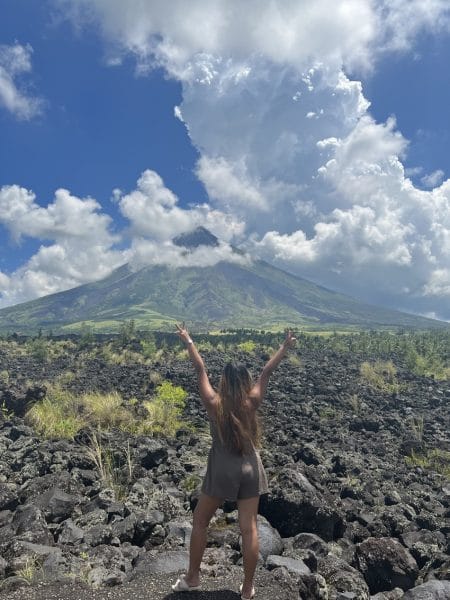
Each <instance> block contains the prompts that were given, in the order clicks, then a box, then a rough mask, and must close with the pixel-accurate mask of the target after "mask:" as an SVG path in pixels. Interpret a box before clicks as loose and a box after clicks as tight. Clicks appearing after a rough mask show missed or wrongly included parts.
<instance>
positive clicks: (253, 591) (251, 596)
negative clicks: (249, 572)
mask: <svg viewBox="0 0 450 600" xmlns="http://www.w3.org/2000/svg"><path fill="white" fill-rule="evenodd" d="M242 587H243V586H242V584H241V585H240V587H239V592H240V593H241V600H252V598H254V597H255V588H254V587H252V593H251V594H250V598H246V597H245V596H243V595H242Z"/></svg>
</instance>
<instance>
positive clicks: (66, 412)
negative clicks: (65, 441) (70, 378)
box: [25, 385, 85, 438]
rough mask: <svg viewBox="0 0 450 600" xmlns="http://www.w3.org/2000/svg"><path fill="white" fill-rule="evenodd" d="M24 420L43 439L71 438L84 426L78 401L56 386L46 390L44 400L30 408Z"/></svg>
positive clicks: (69, 393)
mask: <svg viewBox="0 0 450 600" xmlns="http://www.w3.org/2000/svg"><path fill="white" fill-rule="evenodd" d="M25 419H26V421H28V422H29V423H30V424H31V425H32V426H33V427H34V429H35V430H36V431H37V433H39V434H40V435H42V436H43V437H45V438H73V437H74V435H76V433H77V432H78V430H79V429H81V428H82V427H83V426H84V424H85V421H84V419H83V417H82V416H81V414H80V410H79V400H78V399H77V398H76V397H75V396H74V395H73V394H72V393H71V392H68V391H67V390H63V389H62V388H61V387H59V386H57V385H55V386H49V387H48V388H47V393H46V396H45V398H43V399H42V400H41V401H40V402H37V403H36V404H34V405H33V406H32V407H31V408H30V410H29V411H28V412H27V413H26V415H25Z"/></svg>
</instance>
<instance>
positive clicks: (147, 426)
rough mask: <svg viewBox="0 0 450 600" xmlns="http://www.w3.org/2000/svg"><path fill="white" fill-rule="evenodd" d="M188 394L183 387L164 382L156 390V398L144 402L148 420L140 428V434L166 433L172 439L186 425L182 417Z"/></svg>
mask: <svg viewBox="0 0 450 600" xmlns="http://www.w3.org/2000/svg"><path fill="white" fill-rule="evenodd" d="M186 396H187V393H186V392H185V391H184V390H183V388H182V387H179V386H174V385H173V384H172V383H171V382H170V381H163V382H162V383H161V385H159V386H158V387H157V388H156V396H155V397H154V398H152V400H148V401H145V402H144V407H145V409H146V410H147V418H146V419H145V421H144V422H143V423H142V424H141V426H140V427H139V432H140V433H164V434H165V435H167V436H169V437H172V436H174V435H175V433H176V432H177V431H178V429H181V428H182V427H183V425H184V423H183V421H182V419H181V416H182V414H183V410H184V407H185V399H186Z"/></svg>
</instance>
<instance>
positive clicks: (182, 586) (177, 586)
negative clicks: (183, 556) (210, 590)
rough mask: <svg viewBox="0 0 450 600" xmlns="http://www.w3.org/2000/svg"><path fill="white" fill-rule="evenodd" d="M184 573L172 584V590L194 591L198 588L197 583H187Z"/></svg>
mask: <svg viewBox="0 0 450 600" xmlns="http://www.w3.org/2000/svg"><path fill="white" fill-rule="evenodd" d="M185 577H186V575H182V576H181V577H180V578H179V579H177V581H176V582H175V583H174V584H173V586H172V591H174V592H196V591H197V590H199V589H200V586H199V585H189V584H188V583H187V582H186V579H185Z"/></svg>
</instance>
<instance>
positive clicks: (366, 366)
mask: <svg viewBox="0 0 450 600" xmlns="http://www.w3.org/2000/svg"><path fill="white" fill-rule="evenodd" d="M359 372H360V375H361V379H362V380H363V381H365V382H366V383H368V384H369V385H370V386H371V387H373V388H376V389H378V390H380V391H382V392H386V393H391V394H392V393H394V392H398V391H399V389H400V386H399V384H398V382H397V369H396V367H395V365H394V363H393V362H392V361H391V360H388V361H382V360H377V361H375V362H374V363H369V362H363V363H362V364H361V366H360V369H359Z"/></svg>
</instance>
